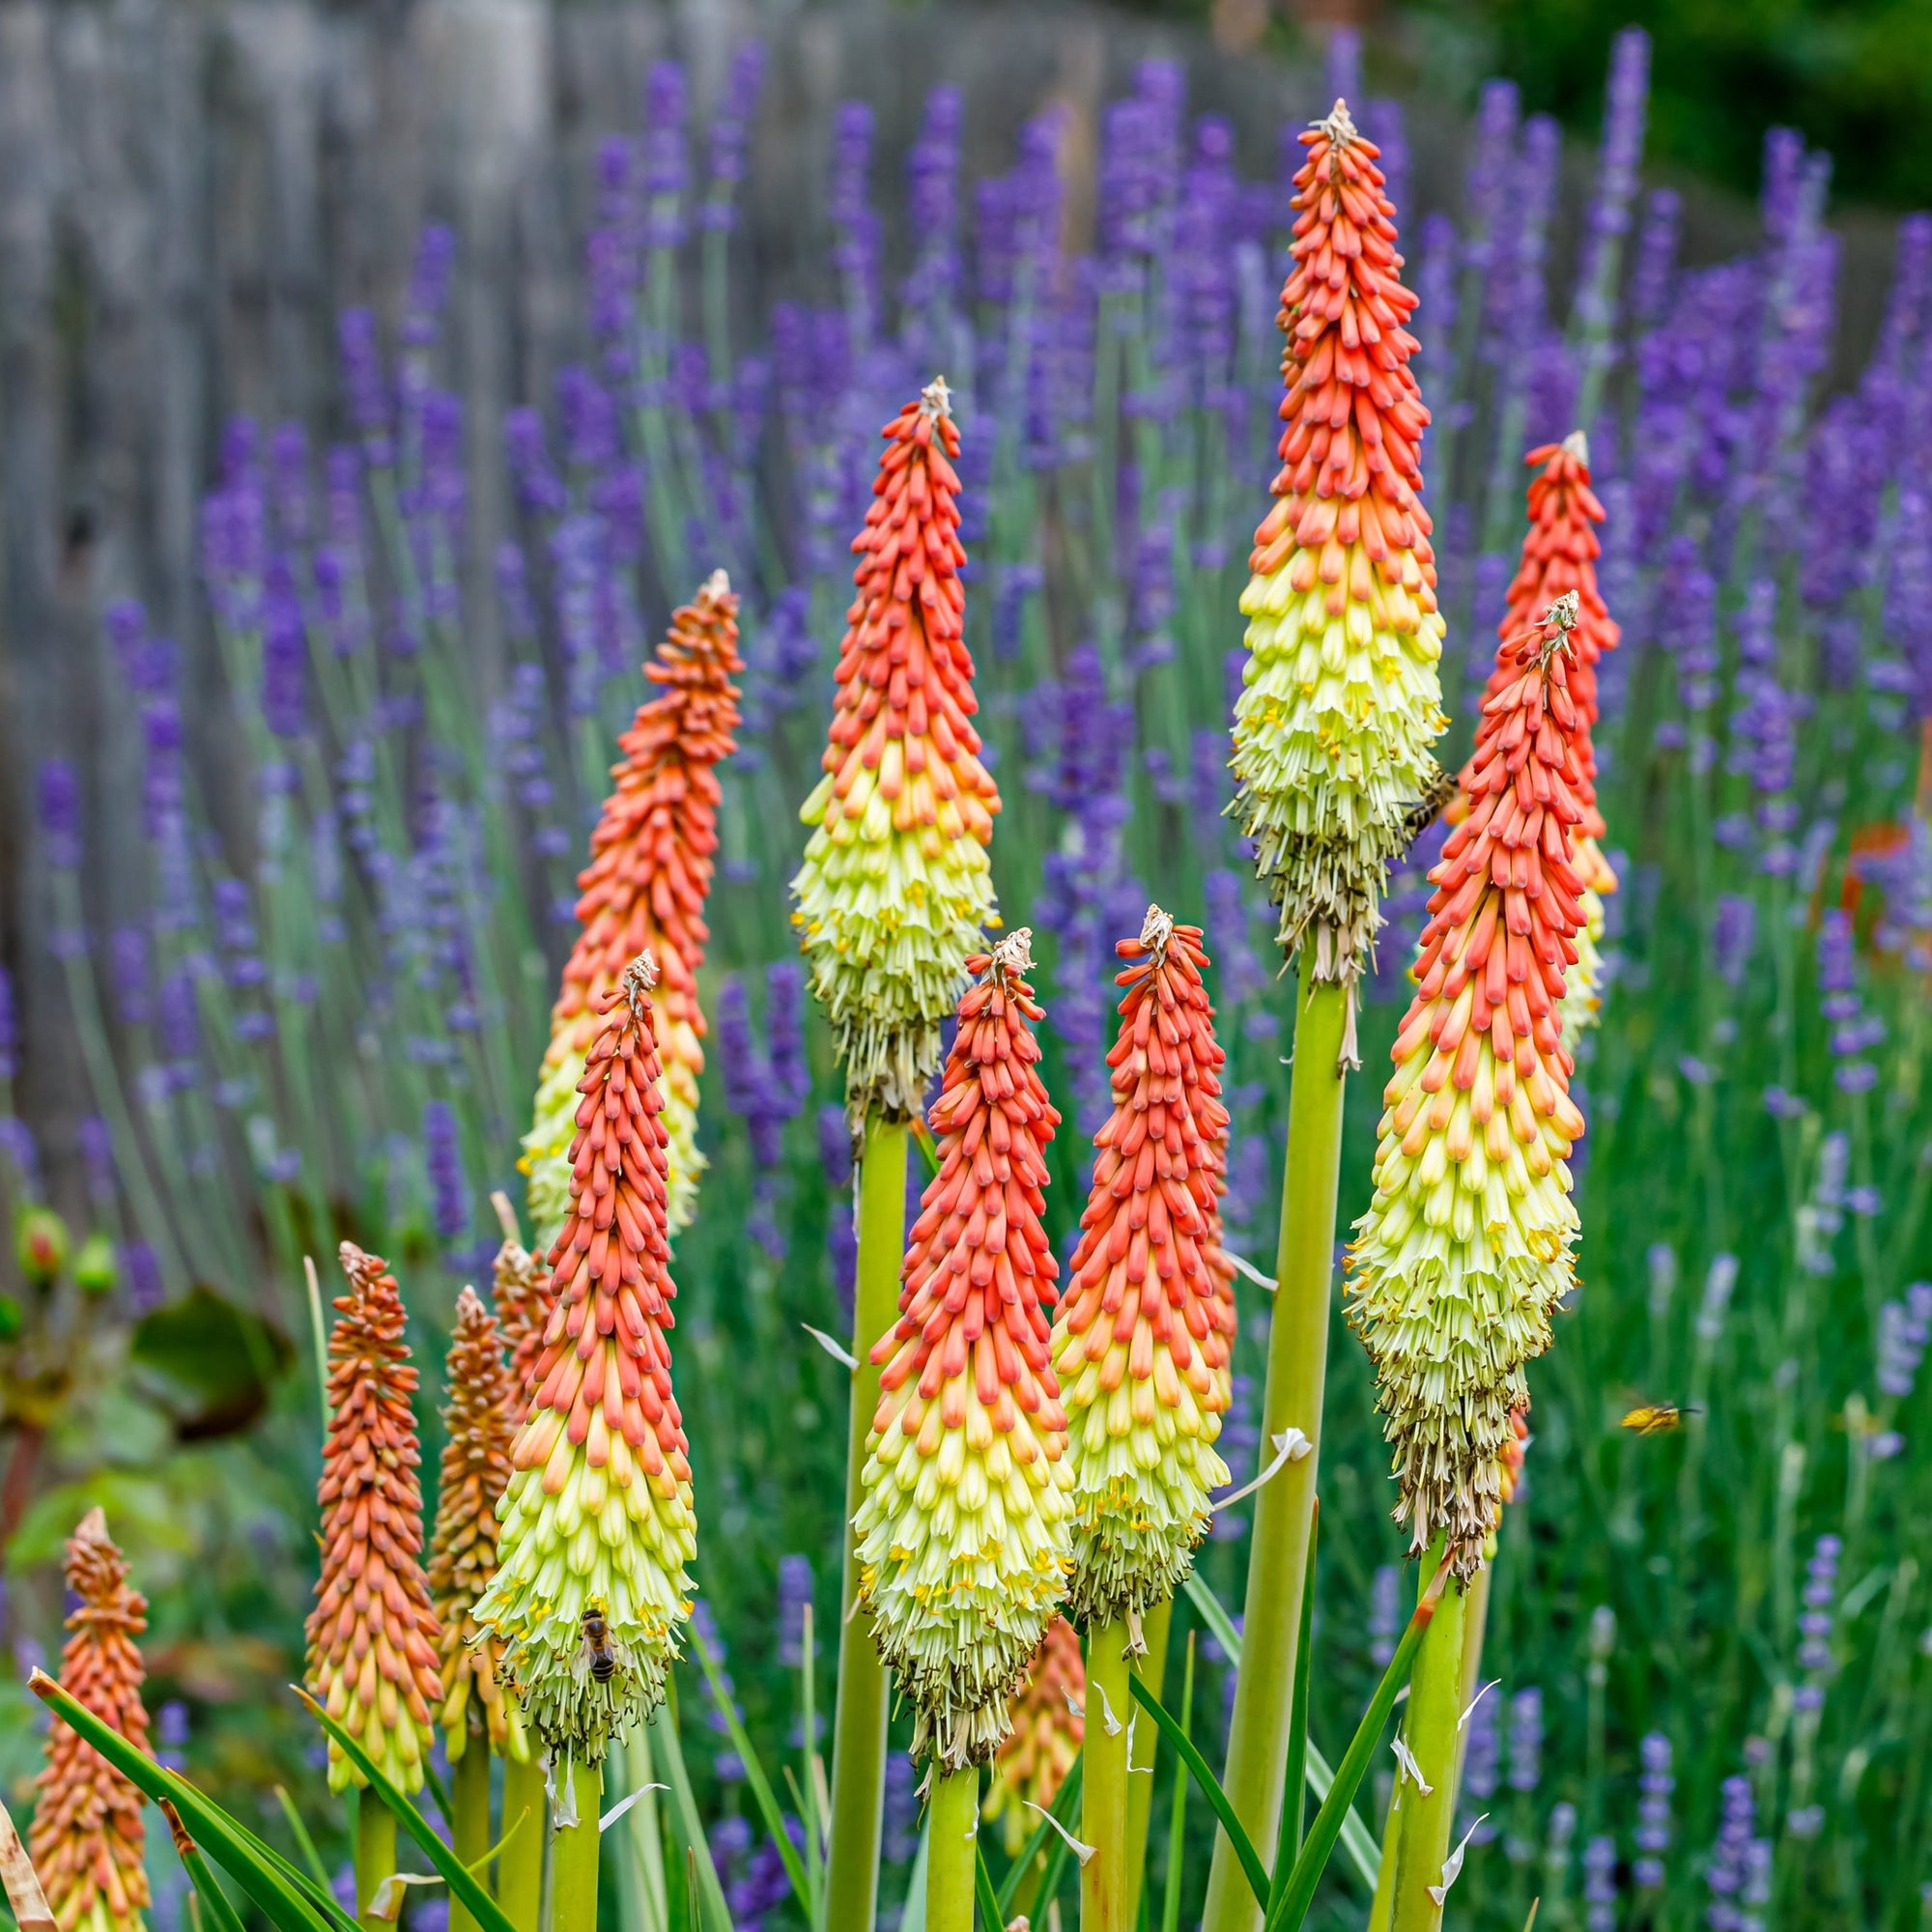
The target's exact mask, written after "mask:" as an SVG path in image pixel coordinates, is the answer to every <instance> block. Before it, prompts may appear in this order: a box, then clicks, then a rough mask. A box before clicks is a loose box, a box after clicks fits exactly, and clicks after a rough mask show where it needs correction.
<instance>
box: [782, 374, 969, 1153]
mask: <svg viewBox="0 0 1932 1932" xmlns="http://www.w3.org/2000/svg"><path fill="white" fill-rule="evenodd" d="M883 434H884V436H885V440H886V442H887V444H888V448H887V450H886V453H885V456H884V457H883V458H882V459H881V461H880V464H879V474H878V478H877V480H876V481H875V482H874V484H873V485H872V491H873V500H872V506H871V508H870V509H869V510H868V511H867V514H866V527H865V528H864V529H863V530H862V531H861V532H860V533H859V535H858V537H857V538H856V539H854V542H853V546H852V547H853V549H854V550H855V551H856V552H857V553H858V554H859V557H860V563H859V567H858V569H857V571H856V572H855V573H854V582H855V583H856V584H857V586H858V595H857V597H856V598H855V599H854V600H853V603H852V609H851V612H850V628H849V629H848V630H847V631H846V633H845V638H844V641H843V642H842V643H841V644H840V646H839V654H838V673H837V674H838V701H837V705H836V708H835V710H834V712H833V718H832V728H831V734H830V742H829V743H828V744H827V746H826V749H825V756H824V770H825V775H824V777H823V778H821V779H820V780H819V781H818V783H817V785H816V786H815V787H814V788H813V790H812V793H811V796H810V798H808V799H807V800H806V802H805V804H804V806H803V808H801V810H800V812H799V816H800V817H801V818H802V819H803V820H804V821H805V823H806V824H808V825H810V826H811V827H813V828H814V829H813V831H812V835H811V838H810V840H809V841H808V843H807V845H806V848H805V863H804V865H803V866H801V867H799V871H798V875H797V877H796V878H794V879H793V880H792V894H793V896H794V897H795V898H796V899H797V901H798V906H797V910H796V911H795V912H794V913H793V915H792V922H793V923H794V924H795V925H796V926H797V927H798V929H799V937H800V943H801V945H802V946H803V948H804V951H805V955H806V959H807V961H808V963H809V965H810V971H811V984H812V991H813V992H814V993H815V994H816V995H817V996H818V1000H819V1003H820V1004H821V1005H822V1006H823V1007H824V1009H825V1013H826V1017H827V1018H828V1019H829V1020H830V1021H831V1022H832V1030H833V1033H834V1035H835V1037H836V1038H837V1040H838V1056H839V1058H840V1059H841V1060H842V1061H843V1062H844V1064H845V1099H846V1105H847V1107H848V1109H849V1110H850V1113H851V1117H852V1122H853V1125H854V1127H855V1129H856V1128H859V1127H862V1126H863V1125H864V1122H865V1120H866V1116H867V1112H868V1111H869V1110H870V1109H871V1108H872V1107H874V1106H876V1107H878V1108H879V1109H881V1110H882V1111H883V1112H884V1113H885V1114H886V1115H887V1116H888V1117H889V1118H891V1119H895V1120H905V1119H907V1118H909V1117H910V1116H911V1115H912V1114H913V1113H914V1111H915V1110H916V1109H917V1108H918V1106H919V1104H920V1098H921V1096H922V1095H923V1093H924V1091H925V1085H926V1082H927V1081H928V1080H929V1079H930V1078H931V1077H932V1072H933V1069H934V1068H935V1067H936V1066H937V1065H939V1029H940V1026H941V1024H942V1023H943V1022H944V1021H945V1019H946V1018H947V1016H948V1015H949V1014H950V1013H951V1012H952V1009H953V1004H954V1002H955V1001H956V1000H957V999H958V997H959V986H960V980H961V978H962V971H961V963H960V962H961V961H962V960H963V959H964V958H965V957H966V955H967V954H968V953H969V952H976V951H977V950H978V949H979V946H980V931H981V929H982V928H983V927H985V926H986V925H988V924H990V923H996V922H995V914H994V907H993V879H992V867H991V864H990V862H989V861H988V859H987V856H986V848H987V846H988V845H989V844H990V843H991V842H992V837H993V814H994V813H995V812H997V811H998V810H999V809H1000V794H999V791H998V788H997V787H996V786H995V785H994V783H993V781H992V777H991V775H990V774H989V773H988V772H987V770H986V768H985V766H984V765H982V764H981V763H980V734H979V733H978V731H976V730H975V729H974V727H973V716H974V714H975V713H976V712H977V711H978V709H979V700H978V699H977V698H976V697H975V696H974V694H973V684H972V678H973V660H972V658H971V657H970V656H969V655H968V654H967V650H966V644H965V639H964V618H965V610H966V593H965V588H964V586H963V585H962V584H961V582H960V581H959V567H960V565H961V564H963V563H964V562H965V561H966V552H965V549H964V547H963V546H962V545H961V544H960V541H959V535H958V528H959V510H958V504H957V501H956V499H957V497H958V493H959V476H958V472H957V471H956V470H955V469H953V467H952V465H953V462H954V461H955V460H956V459H957V457H958V454H959V431H958V429H957V427H956V426H955V425H954V423H953V420H952V399H951V396H950V395H949V393H948V391H947V387H946V383H945V380H944V379H943V378H940V377H935V378H934V379H933V381H932V382H930V383H929V384H926V386H925V388H924V389H923V391H922V392H921V394H920V398H919V401H918V402H916V403H908V404H907V405H906V406H905V408H904V409H902V410H901V411H900V412H899V413H898V415H897V416H896V417H895V419H894V420H893V421H892V422H890V423H888V424H887V425H886V428H885V430H884V432H883Z"/></svg>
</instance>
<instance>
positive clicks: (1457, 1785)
mask: <svg viewBox="0 0 1932 1932" xmlns="http://www.w3.org/2000/svg"><path fill="white" fill-rule="evenodd" d="M1495 1561H1496V1559H1495V1558H1494V1557H1493V1556H1492V1557H1490V1559H1489V1560H1488V1561H1487V1562H1486V1563H1485V1564H1484V1565H1483V1567H1482V1568H1481V1569H1480V1570H1478V1571H1477V1572H1476V1574H1475V1576H1474V1577H1471V1578H1470V1579H1469V1594H1468V1597H1467V1600H1466V1601H1465V1602H1464V1604H1463V1688H1462V1692H1461V1701H1460V1702H1459V1703H1458V1705H1457V1707H1456V1715H1457V1716H1458V1717H1459V1718H1460V1717H1461V1716H1462V1714H1463V1712H1464V1711H1466V1710H1467V1709H1468V1708H1469V1706H1470V1705H1471V1704H1473V1703H1474V1702H1475V1701H1476V1690H1477V1687H1478V1686H1479V1685H1480V1684H1481V1683H1482V1681H1483V1637H1484V1634H1485V1633H1486V1632H1487V1631H1488V1630H1489V1627H1490V1576H1491V1573H1492V1571H1493V1570H1494V1568H1495ZM1468 1748H1469V1727H1468V1725H1467V1724H1464V1725H1463V1728H1462V1729H1461V1730H1460V1731H1458V1732H1457V1733H1456V1776H1454V1778H1452V1779H1451V1780H1450V1784H1449V1799H1450V1804H1449V1809H1450V1811H1451V1812H1452V1813H1453V1812H1454V1811H1455V1809H1456V1804H1455V1801H1456V1800H1457V1799H1458V1798H1460V1797H1461V1796H1462V1794H1463V1758H1464V1757H1465V1756H1466V1755H1467V1753H1468Z"/></svg>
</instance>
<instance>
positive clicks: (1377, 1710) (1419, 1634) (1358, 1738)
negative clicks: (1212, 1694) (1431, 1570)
mask: <svg viewBox="0 0 1932 1932" xmlns="http://www.w3.org/2000/svg"><path fill="white" fill-rule="evenodd" d="M1448 1581H1449V1566H1448V1565H1447V1564H1446V1563H1444V1564H1442V1565H1440V1566H1439V1567H1438V1568H1437V1570H1436V1572H1435V1577H1433V1578H1432V1579H1431V1581H1430V1584H1429V1588H1428V1589H1427V1590H1426V1591H1425V1592H1424V1594H1423V1598H1422V1601H1421V1602H1420V1603H1419V1604H1417V1605H1416V1606H1415V1614H1414V1615H1413V1616H1412V1617H1410V1618H1409V1620H1408V1628H1407V1629H1406V1631H1404V1632H1403V1634H1402V1641H1401V1642H1400V1643H1399V1644H1397V1645H1396V1647H1395V1655H1394V1657H1392V1658H1391V1659H1390V1660H1389V1667H1388V1668H1387V1670H1385V1671H1384V1672H1383V1673H1382V1681H1381V1682H1380V1683H1379V1684H1378V1685H1377V1686H1376V1691H1375V1695H1374V1696H1372V1697H1371V1698H1370V1699H1369V1708H1368V1710H1367V1711H1366V1712H1364V1713H1363V1716H1362V1721H1361V1723H1360V1724H1358V1725H1357V1726H1356V1729H1355V1735H1354V1736H1353V1737H1352V1738H1351V1739H1350V1741H1349V1748H1348V1749H1347V1750H1346V1751H1344V1752H1343V1753H1342V1762H1341V1764H1340V1765H1339V1766H1337V1767H1336V1771H1335V1782H1334V1784H1333V1785H1332V1786H1331V1787H1330V1789H1329V1792H1328V1796H1327V1797H1326V1798H1325V1799H1323V1800H1322V1802H1321V1810H1319V1811H1318V1812H1317V1813H1316V1814H1315V1823H1314V1824H1313V1825H1312V1826H1310V1827H1309V1832H1308V1840H1307V1842H1306V1843H1305V1844H1304V1845H1303V1846H1302V1848H1301V1856H1300V1857H1299V1858H1297V1859H1296V1860H1295V1861H1294V1869H1293V1871H1292V1872H1291V1873H1290V1874H1289V1877H1288V1884H1287V1886H1286V1887H1285V1888H1284V1889H1283V1890H1282V1894H1281V1896H1280V1897H1279V1898H1278V1899H1277V1900H1276V1901H1275V1902H1274V1904H1273V1905H1272V1906H1271V1907H1270V1908H1269V1910H1268V1915H1267V1921H1266V1926H1265V1932H1299V1928H1300V1925H1301V1922H1302V1920H1303V1919H1305V1918H1307V1917H1308V1908H1309V1906H1310V1904H1312V1903H1313V1901H1314V1898H1315V1888H1316V1885H1317V1883H1318V1882H1319V1881H1320V1879H1321V1872H1322V1869H1323V1867H1324V1866H1325V1865H1326V1864H1327V1862H1328V1858H1329V1854H1330V1853H1331V1852H1333V1851H1334V1849H1335V1841H1336V1839H1337V1838H1339V1837H1340V1836H1341V1834H1342V1819H1343V1815H1344V1814H1345V1813H1346V1812H1347V1811H1348V1809H1349V1807H1350V1804H1353V1803H1354V1799H1355V1792H1356V1790H1357V1788H1358V1787H1359V1786H1360V1784H1361V1782H1362V1779H1363V1777H1364V1776H1366V1775H1367V1773H1368V1769H1369V1760H1370V1758H1371V1757H1373V1756H1374V1754H1375V1750H1376V1747H1377V1746H1378V1744H1379V1743H1380V1742H1381V1735H1382V1729H1383V1727H1384V1726H1385V1725H1386V1724H1387V1722H1388V1719H1389V1713H1390V1712H1391V1711H1393V1710H1394V1709H1395V1700H1396V1693H1397V1692H1398V1691H1399V1690H1401V1689H1402V1687H1403V1685H1404V1684H1405V1683H1406V1682H1407V1679H1408V1673H1409V1670H1410V1668H1411V1666H1412V1665H1413V1664H1414V1662H1415V1654H1416V1652H1417V1651H1418V1650H1420V1649H1421V1648H1422V1639H1423V1637H1424V1635H1425V1634H1427V1632H1428V1630H1429V1626H1430V1623H1431V1621H1432V1620H1433V1619H1434V1617H1435V1605H1437V1604H1438V1603H1439V1602H1440V1601H1441V1599H1442V1591H1443V1588H1444V1586H1445V1585H1446V1584H1447V1583H1448Z"/></svg>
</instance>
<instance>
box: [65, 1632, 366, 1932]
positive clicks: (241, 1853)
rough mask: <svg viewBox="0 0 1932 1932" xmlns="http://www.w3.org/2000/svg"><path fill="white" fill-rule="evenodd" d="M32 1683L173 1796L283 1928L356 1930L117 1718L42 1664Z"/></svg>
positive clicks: (119, 1765) (118, 1762)
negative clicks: (102, 1714) (108, 1719)
mask: <svg viewBox="0 0 1932 1932" xmlns="http://www.w3.org/2000/svg"><path fill="white" fill-rule="evenodd" d="M27 1688H28V1689H29V1690H32V1691H33V1692H34V1694H35V1695H36V1696H37V1697H39V1698H40V1699H41V1701H42V1702H43V1703H44V1704H47V1705H49V1706H51V1707H52V1709H53V1711H54V1714H55V1715H56V1716H57V1717H58V1718H59V1719H61V1721H62V1722H63V1723H65V1724H67V1725H69V1726H70V1727H71V1728H72V1729H73V1730H76V1731H78V1732H79V1733H80V1735H81V1736H82V1737H83V1738H85V1739H86V1740H87V1742H88V1743H89V1744H90V1745H92V1746H93V1747H94V1748H95V1749H96V1750H97V1751H99V1753H100V1755H101V1756H102V1757H104V1758H105V1759H106V1760H107V1762H108V1763H109V1764H111V1765H112V1766H113V1767H114V1769H115V1770H116V1771H118V1772H119V1773H120V1774H121V1775H122V1776H123V1777H125V1778H126V1779H127V1780H128V1783H130V1784H131V1785H133V1787H134V1788H135V1790H137V1791H138V1792H140V1793H141V1795H142V1796H143V1797H144V1798H150V1799H152V1800H154V1802H155V1803H156V1804H159V1803H160V1801H161V1800H162V1799H163V1798H169V1799H172V1800H173V1801H174V1803H175V1804H176V1805H177V1806H179V1807H180V1810H181V1813H182V1815H183V1817H184V1818H185V1819H186V1820H187V1821H188V1823H189V1825H190V1826H191V1827H192V1829H193V1830H194V1831H195V1832H196V1833H199V1835H200V1842H201V1843H202V1844H205V1845H206V1846H208V1847H209V1849H210V1851H211V1852H213V1855H214V1858H215V1861H216V1862H217V1863H219V1865H220V1866H221V1868H222V1870H224V1871H225V1872H227V1873H228V1875H229V1876H230V1877H231V1878H232V1879H234V1881H235V1883H236V1884H237V1885H239V1886H240V1887H241V1889H242V1890H243V1891H244V1892H245V1893H246V1894H247V1895H248V1897H249V1899H250V1900H252V1901H253V1903H254V1904H255V1906H256V1907H257V1908H258V1909H259V1910H260V1911H261V1913H262V1915H263V1916H264V1917H265V1918H267V1919H268V1920H269V1921H270V1924H272V1925H274V1926H275V1927H276V1928H277V1932H355V1921H354V1920H353V1919H350V1918H346V1917H345V1916H344V1914H343V1913H342V1911H341V1910H340V1908H339V1907H337V1906H336V1905H335V1903H334V1901H333V1900H332V1899H331V1900H330V1901H329V1911H328V1913H327V1915H325V1914H324V1913H323V1912H322V1911H320V1910H318V1908H317V1906H316V1905H315V1904H314V1903H313V1902H312V1901H311V1900H310V1899H309V1898H308V1897H307V1896H306V1895H305V1893H304V1891H303V1890H302V1889H301V1884H302V1882H301V1881H299V1880H298V1878H297V1877H296V1876H295V1875H294V1874H293V1872H292V1871H291V1873H290V1874H289V1875H288V1876H284V1874H283V1872H282V1871H281V1870H280V1869H278V1868H277V1867H278V1865H279V1864H280V1862H281V1861H277V1860H274V1859H273V1857H272V1855H271V1854H269V1853H268V1852H267V1850H266V1848H263V1849H261V1850H258V1849H256V1848H255V1846H253V1845H251V1844H248V1843H246V1842H244V1839H245V1833H243V1832H242V1830H241V1827H240V1826H238V1825H237V1824H236V1823H235V1821H234V1820H233V1819H231V1818H230V1817H229V1816H228V1814H227V1813H226V1812H225V1811H223V1810H222V1809H221V1808H220V1806H219V1805H217V1804H213V1802H212V1801H211V1800H210V1799H208V1798H205V1797H204V1796H203V1795H202V1794H201V1793H200V1792H199V1791H197V1790H196V1789H195V1787H194V1786H193V1785H191V1784H190V1783H188V1781H187V1780H186V1779H185V1777H180V1776H177V1775H176V1774H175V1773H173V1772H170V1771H163V1770H162V1769H161V1767H160V1766H159V1765H157V1764H156V1762H155V1761H154V1759H153V1758H151V1757H149V1756H148V1754H147V1753H146V1752H145V1751H140V1750H136V1749H135V1748H134V1747H133V1746H132V1745H130V1744H129V1743H128V1740H127V1739H126V1738H124V1737H123V1736H122V1735H121V1733H120V1732H119V1731H117V1730H116V1729H115V1728H114V1727H113V1725H112V1724H109V1723H105V1722H103V1721H102V1720H101V1719H99V1718H98V1717H96V1716H95V1714H94V1713H93V1712H92V1711H90V1710H89V1709H88V1708H87V1706H86V1705H85V1704H83V1703H81V1702H80V1701H79V1700H78V1699H77V1698H75V1697H73V1696H71V1695H70V1694H69V1693H68V1692H67V1691H65V1690H62V1689H61V1687H60V1686H59V1685H58V1684H57V1683H55V1682H54V1680H53V1679H52V1678H51V1677H49V1676H48V1675H47V1674H46V1672H45V1671H43V1670H37V1671H35V1672H34V1674H33V1676H32V1677H31V1678H29V1679H28V1681H27Z"/></svg>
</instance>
